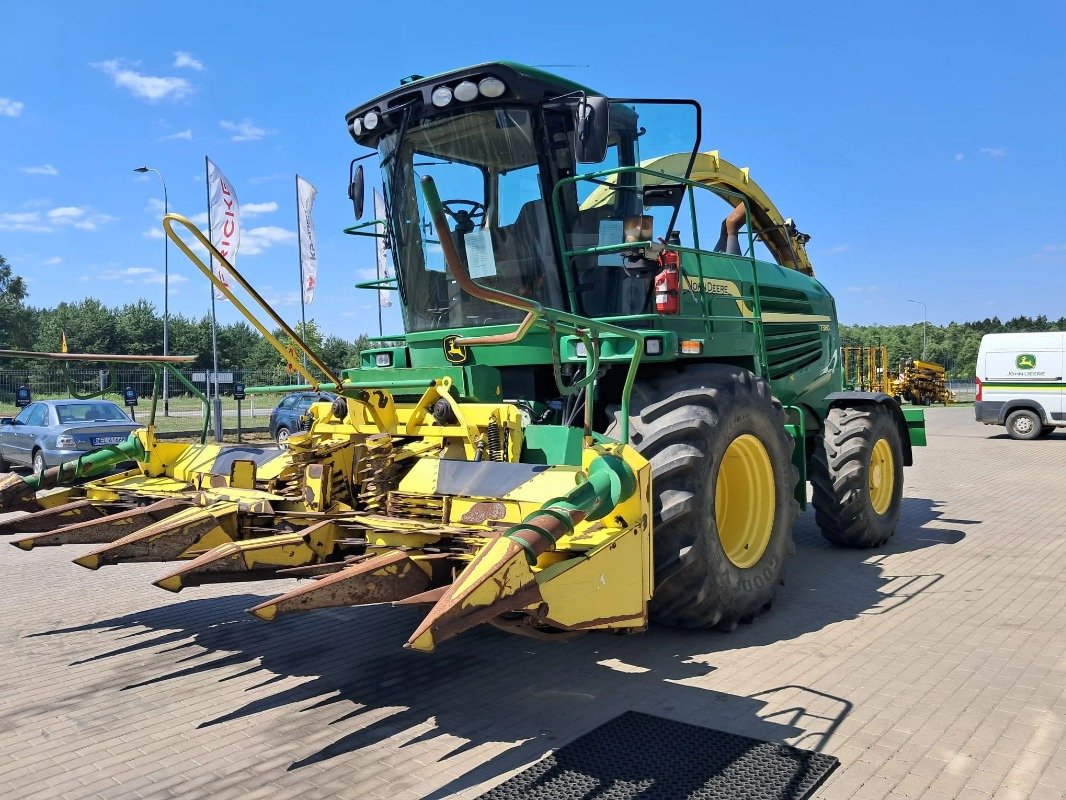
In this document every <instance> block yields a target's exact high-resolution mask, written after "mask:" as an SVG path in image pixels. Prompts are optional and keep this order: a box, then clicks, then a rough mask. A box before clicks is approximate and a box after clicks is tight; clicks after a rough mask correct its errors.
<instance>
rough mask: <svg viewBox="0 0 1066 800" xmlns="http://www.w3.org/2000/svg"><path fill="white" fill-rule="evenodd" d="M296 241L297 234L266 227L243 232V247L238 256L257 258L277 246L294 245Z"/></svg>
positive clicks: (282, 229) (238, 251) (274, 227)
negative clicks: (256, 256)
mask: <svg viewBox="0 0 1066 800" xmlns="http://www.w3.org/2000/svg"><path fill="white" fill-rule="evenodd" d="M295 241H296V232H295V231H288V230H285V229H284V228H278V227H276V226H273V225H265V226H263V227H259V228H249V229H248V230H246V231H241V246H240V248H239V249H238V250H237V254H238V255H242V256H255V255H259V254H260V253H262V252H263V251H264V250H266V249H267V248H270V247H273V246H274V245H276V244H292V243H293V242H295Z"/></svg>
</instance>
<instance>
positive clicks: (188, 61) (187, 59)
mask: <svg viewBox="0 0 1066 800" xmlns="http://www.w3.org/2000/svg"><path fill="white" fill-rule="evenodd" d="M174 67H175V68H177V69H181V68H182V67H185V68H188V69H191V70H195V71H196V72H203V69H204V65H203V63H202V62H201V61H198V60H197V59H195V58H193V57H192V54H191V53H186V52H185V51H184V50H177V51H175V53H174Z"/></svg>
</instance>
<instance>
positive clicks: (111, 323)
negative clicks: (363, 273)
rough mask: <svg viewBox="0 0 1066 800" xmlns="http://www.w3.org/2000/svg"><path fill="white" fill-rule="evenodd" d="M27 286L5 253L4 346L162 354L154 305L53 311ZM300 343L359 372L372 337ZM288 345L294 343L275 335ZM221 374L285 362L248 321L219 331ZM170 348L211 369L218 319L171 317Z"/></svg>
mask: <svg viewBox="0 0 1066 800" xmlns="http://www.w3.org/2000/svg"><path fill="white" fill-rule="evenodd" d="M28 295H29V293H28V290H27V287H26V282H25V281H24V280H23V279H22V278H20V277H18V276H16V275H15V274H14V273H13V271H12V269H11V265H10V264H8V262H7V261H6V260H5V259H4V257H3V256H2V255H0V348H2V349H8V350H36V351H42V352H51V353H57V352H59V350H60V345H61V342H62V339H63V335H64V334H66V337H67V345H68V348H69V350H70V352H72V353H75V352H77V353H118V354H152V355H159V354H161V353H162V352H163V317H162V314H160V313H159V312H158V311H157V310H156V307H155V306H154V305H153V304H152V303H150V302H148V301H147V300H143V299H142V300H138V301H136V302H134V303H126V304H125V305H122V306H116V307H108V306H106V305H104V304H103V303H101V302H100V301H99V300H97V299H95V298H92V297H87V298H85V299H84V300H78V301H76V302H70V303H68V302H63V303H60V304H59V305H57V306H55V307H54V308H37V307H34V306H31V305H28V304H27V303H26V300H27V298H28ZM295 330H296V332H297V334H298V335H300V337H301V338H302V339H303V340H304V341H306V342H307V343H308V345H310V346H311V348H312V349H313V350H314V351H315V352H316V353H317V354H318V355H319V356H320V357H321V358H322V360H323V361H324V362H325V363H326V364H327V365H328V366H330V367H333V368H334V369H344V368H347V367H354V366H358V364H359V354H360V352H361V351H362V350H363V349H365V348H366V347H367V346H368V342H367V337H366V336H365V335H362V336H360V337H359V338H357V339H355V340H349V339H344V338H342V337H339V336H327V335H325V334H324V333H323V332H322V331H321V329H320V328H319V327H318V325H317V324H316V323H315V322H314V321H313V320H311V321H309V322H308V323H307V326H306V329H304V328H303V327H302V326H300V325H297V326H296V327H295ZM273 333H274V335H275V336H277V337H278V338H279V339H280V340H282V342H283V343H285V344H286V345H288V344H289V341H288V338H287V337H284V336H282V335H281V331H280V330H275V331H273ZM216 335H217V337H218V359H219V363H218V365H219V369H227V370H228V369H244V370H263V371H268V370H269V371H280V370H283V369H284V364H285V362H284V359H282V357H281V356H280V355H279V354H278V353H277V351H276V350H274V348H273V347H271V346H270V344H269V343H268V342H267V341H266V340H265V339H264V338H263V337H262V336H261V335H260V334H259V332H258V331H257V330H255V329H254V328H252V326H250V325H249V324H248V323H246V322H236V323H231V324H227V325H222V324H218V325H216ZM167 349H168V351H169V352H170V353H171V354H172V355H182V356H195V357H196V364H195V365H194V366H197V367H203V368H209V367H210V366H211V363H212V351H211V317H210V315H207V314H205V315H204V316H203V317H200V318H195V317H187V316H185V315H183V314H171V315H170V317H169V319H168V323H167Z"/></svg>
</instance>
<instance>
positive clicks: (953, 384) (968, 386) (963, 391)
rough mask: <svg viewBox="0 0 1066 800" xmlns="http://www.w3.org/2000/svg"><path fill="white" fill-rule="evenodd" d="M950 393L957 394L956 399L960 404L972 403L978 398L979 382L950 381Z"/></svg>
mask: <svg viewBox="0 0 1066 800" xmlns="http://www.w3.org/2000/svg"><path fill="white" fill-rule="evenodd" d="M948 391H949V392H955V395H956V397H955V399H956V400H957V401H958V402H960V403H972V402H973V401H974V399H975V398H976V397H977V382H976V381H973V380H968V381H961V380H955V381H948Z"/></svg>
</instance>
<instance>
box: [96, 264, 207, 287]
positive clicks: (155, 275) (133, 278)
mask: <svg viewBox="0 0 1066 800" xmlns="http://www.w3.org/2000/svg"><path fill="white" fill-rule="evenodd" d="M82 280H83V281H88V280H100V281H121V282H122V283H131V284H136V283H141V284H143V283H148V284H162V283H163V280H164V275H163V273H162V272H160V271H159V270H157V269H155V267H126V268H125V269H104V270H100V271H99V272H97V273H95V274H94V275H85V276H83V277H82ZM167 280H168V281H169V283H171V284H177V283H186V282H188V280H189V279H188V278H187V277H185V276H184V275H181V274H178V273H171V274H170V276H169V278H167Z"/></svg>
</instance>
